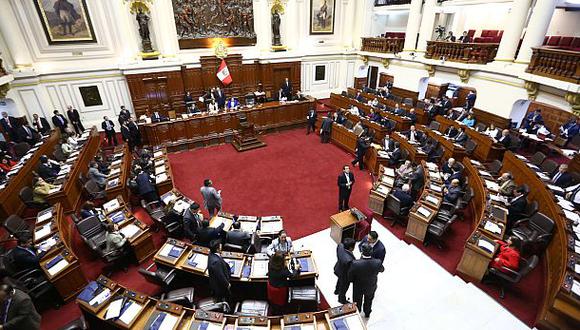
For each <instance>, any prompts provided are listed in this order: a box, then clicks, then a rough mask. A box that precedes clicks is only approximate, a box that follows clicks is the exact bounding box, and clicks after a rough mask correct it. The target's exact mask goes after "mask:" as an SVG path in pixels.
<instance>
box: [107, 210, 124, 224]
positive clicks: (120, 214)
mask: <svg viewBox="0 0 580 330" xmlns="http://www.w3.org/2000/svg"><path fill="white" fill-rule="evenodd" d="M109 219H111V221H113V223H120V222H123V221H124V220H125V219H126V217H125V212H124V211H123V210H121V211H117V212H114V213H111V214H109Z"/></svg>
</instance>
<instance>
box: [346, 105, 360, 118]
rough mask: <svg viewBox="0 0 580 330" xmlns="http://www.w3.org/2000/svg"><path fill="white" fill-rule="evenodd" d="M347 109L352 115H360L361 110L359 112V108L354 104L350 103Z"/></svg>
mask: <svg viewBox="0 0 580 330" xmlns="http://www.w3.org/2000/svg"><path fill="white" fill-rule="evenodd" d="M348 111H349V112H350V113H352V114H353V115H355V116H360V115H361V112H360V110H359V108H358V107H357V106H356V105H351V106H350V109H348Z"/></svg>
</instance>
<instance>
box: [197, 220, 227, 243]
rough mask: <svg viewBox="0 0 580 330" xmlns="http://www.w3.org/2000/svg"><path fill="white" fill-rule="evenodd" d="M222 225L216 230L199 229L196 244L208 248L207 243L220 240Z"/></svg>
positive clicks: (209, 228)
mask: <svg viewBox="0 0 580 330" xmlns="http://www.w3.org/2000/svg"><path fill="white" fill-rule="evenodd" d="M223 229H224V224H223V223H222V224H221V225H219V227H217V228H212V227H206V228H201V229H200V230H199V231H198V232H197V244H199V245H201V246H206V247H209V243H210V242H211V241H213V240H216V239H221V238H222V237H223Z"/></svg>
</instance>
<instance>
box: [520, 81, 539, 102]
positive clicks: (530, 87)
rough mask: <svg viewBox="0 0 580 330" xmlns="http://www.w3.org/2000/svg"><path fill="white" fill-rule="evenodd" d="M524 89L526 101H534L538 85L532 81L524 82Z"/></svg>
mask: <svg viewBox="0 0 580 330" xmlns="http://www.w3.org/2000/svg"><path fill="white" fill-rule="evenodd" d="M524 88H525V89H526V91H527V92H528V100H531V101H534V100H536V97H537V96H538V92H539V91H540V84H538V83H537V82H533V81H528V80H526V81H525V82H524Z"/></svg>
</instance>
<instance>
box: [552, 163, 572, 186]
mask: <svg viewBox="0 0 580 330" xmlns="http://www.w3.org/2000/svg"><path fill="white" fill-rule="evenodd" d="M572 179H573V177H572V174H570V173H568V165H567V164H562V165H560V167H558V172H556V174H554V176H553V177H552V179H551V180H550V183H552V184H554V185H556V186H558V187H560V188H568V187H569V186H571V185H572Z"/></svg>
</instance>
